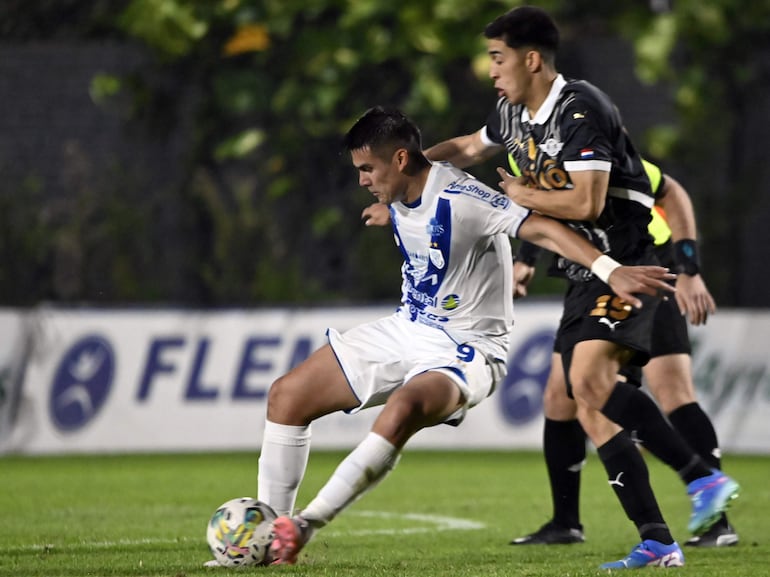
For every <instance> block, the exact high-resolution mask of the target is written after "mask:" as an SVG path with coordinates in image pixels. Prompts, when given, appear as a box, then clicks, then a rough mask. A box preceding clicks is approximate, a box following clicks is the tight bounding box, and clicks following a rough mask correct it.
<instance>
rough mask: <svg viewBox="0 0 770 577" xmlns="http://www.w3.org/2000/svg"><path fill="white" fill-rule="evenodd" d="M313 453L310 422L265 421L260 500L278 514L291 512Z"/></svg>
mask: <svg viewBox="0 0 770 577" xmlns="http://www.w3.org/2000/svg"><path fill="white" fill-rule="evenodd" d="M309 455H310V425H307V426H293V425H280V424H278V423H272V422H270V421H265V432H264V437H263V438H262V451H261V452H260V454H259V475H258V476H257V499H259V500H260V501H262V502H264V503H267V504H268V505H270V506H271V507H272V508H273V509H274V510H275V512H276V513H278V515H279V516H280V515H291V513H292V511H293V510H294V503H295V501H296V499H297V490H298V489H299V484H300V482H302V477H303V476H304V475H305V468H306V467H307V460H308V456H309Z"/></svg>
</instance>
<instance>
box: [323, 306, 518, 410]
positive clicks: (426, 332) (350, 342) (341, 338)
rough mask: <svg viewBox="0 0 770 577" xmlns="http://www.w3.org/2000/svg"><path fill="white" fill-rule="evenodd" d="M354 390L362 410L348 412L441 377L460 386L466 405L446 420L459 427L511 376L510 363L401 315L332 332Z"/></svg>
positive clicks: (331, 341) (330, 336)
mask: <svg viewBox="0 0 770 577" xmlns="http://www.w3.org/2000/svg"><path fill="white" fill-rule="evenodd" d="M326 335H327V337H328V339H329V344H330V345H331V348H332V350H333V351H334V354H335V355H336V356H337V360H338V362H339V363H340V366H341V367H342V371H343V372H344V373H345V377H346V378H347V380H348V383H349V384H350V388H351V389H352V390H353V393H354V394H355V395H356V397H357V398H358V400H359V401H360V402H361V404H360V405H359V406H358V407H356V408H355V409H352V410H350V411H348V412H350V413H356V412H358V411H360V410H362V409H366V408H369V407H375V406H378V405H383V404H385V401H387V399H388V397H390V395H391V393H393V391H395V390H396V389H398V388H399V387H400V386H402V385H403V384H404V383H406V382H408V381H409V380H410V379H411V378H412V377H414V376H416V375H419V374H420V373H424V372H426V371H439V372H441V373H444V374H445V375H446V376H448V377H449V378H450V379H452V381H453V382H454V383H455V384H456V385H457V387H458V388H459V389H460V391H461V392H462V394H463V396H464V397H465V404H464V406H463V407H461V408H460V409H458V410H457V411H456V412H455V413H453V414H452V415H450V416H449V417H448V418H447V419H446V421H445V422H446V423H449V424H452V425H457V424H459V423H460V422H461V421H462V420H463V418H465V413H466V412H467V410H468V409H469V408H470V407H473V406H474V405H477V404H478V403H480V402H481V401H482V400H483V399H484V398H485V397H487V396H489V395H490V394H491V393H492V391H493V390H494V387H495V384H496V382H498V381H499V380H500V379H502V378H503V377H504V376H505V363H504V362H503V361H501V360H498V361H494V360H492V359H490V360H489V362H488V360H487V356H485V355H484V354H482V353H481V352H480V351H479V350H478V349H477V348H476V347H474V346H470V345H467V344H462V343H460V344H458V343H457V342H455V341H453V340H452V339H451V338H450V337H449V336H448V335H447V334H446V333H445V332H443V331H441V330H439V329H435V328H432V327H429V326H425V325H422V324H418V323H413V322H411V321H408V320H406V319H404V318H401V317H399V316H397V315H392V316H389V317H385V318H382V319H379V320H376V321H373V322H370V323H365V324H362V325H359V326H357V327H354V328H352V329H350V330H348V331H346V332H344V333H342V334H340V333H339V332H337V331H335V330H334V329H329V330H327V332H326Z"/></svg>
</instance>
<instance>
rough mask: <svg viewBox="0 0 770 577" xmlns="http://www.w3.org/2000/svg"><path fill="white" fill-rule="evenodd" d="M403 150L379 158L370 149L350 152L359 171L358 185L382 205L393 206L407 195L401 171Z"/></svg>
mask: <svg viewBox="0 0 770 577" xmlns="http://www.w3.org/2000/svg"><path fill="white" fill-rule="evenodd" d="M405 152H406V151H405V150H403V149H401V150H397V151H395V152H394V153H393V154H392V156H390V158H388V155H385V156H378V155H376V154H374V153H372V151H371V150H370V149H369V148H360V149H358V150H353V151H351V152H350V157H351V160H352V161H353V166H355V167H356V169H357V170H358V184H360V185H361V186H364V187H366V188H368V189H369V192H371V193H372V194H373V195H374V196H376V197H377V201H378V202H379V203H381V204H391V203H393V202H396V201H398V200H403V199H404V196H405V194H406V181H405V177H404V174H403V171H402V170H401V169H400V158H401V156H402V155H401V153H405Z"/></svg>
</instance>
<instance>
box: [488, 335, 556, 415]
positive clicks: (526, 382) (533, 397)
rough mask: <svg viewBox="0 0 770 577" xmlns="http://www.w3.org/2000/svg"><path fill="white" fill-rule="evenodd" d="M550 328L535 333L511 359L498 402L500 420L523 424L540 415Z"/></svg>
mask: <svg viewBox="0 0 770 577" xmlns="http://www.w3.org/2000/svg"><path fill="white" fill-rule="evenodd" d="M554 333H555V329H554V327H548V328H546V329H543V330H540V331H537V332H535V333H534V334H533V335H532V336H531V337H529V338H528V339H527V340H526V341H525V342H524V343H523V344H522V345H521V346H519V347H518V349H516V352H515V353H514V355H513V356H512V357H511V359H510V361H509V363H508V374H507V375H506V376H505V380H504V381H503V384H502V386H501V387H500V392H499V393H498V399H500V410H501V411H502V413H503V418H504V419H505V420H506V421H507V422H509V423H511V424H513V425H526V424H527V423H529V422H531V421H533V420H535V419H538V418H541V417H542V414H543V391H544V390H545V383H546V381H547V380H548V373H549V371H550V369H551V353H552V352H553V340H554Z"/></svg>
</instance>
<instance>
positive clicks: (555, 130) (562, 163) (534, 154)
mask: <svg viewBox="0 0 770 577" xmlns="http://www.w3.org/2000/svg"><path fill="white" fill-rule="evenodd" d="M484 35H485V37H486V38H487V51H488V53H489V55H490V57H491V67H490V77H491V78H492V80H493V81H494V85H495V88H496V89H497V90H498V94H499V96H500V98H499V100H498V102H497V105H496V107H495V110H493V111H492V113H491V114H490V116H489V118H488V120H487V124H486V126H484V127H483V128H482V129H481V130H479V131H477V132H475V133H473V134H469V135H466V136H461V137H457V138H453V139H450V140H447V141H444V142H441V143H439V144H437V145H435V146H434V147H431V148H430V149H428V150H427V151H426V155H427V156H428V157H429V158H431V159H441V160H448V161H450V162H452V163H453V164H455V165H457V166H459V167H461V168H464V167H467V166H470V165H472V164H476V163H478V162H481V161H483V160H486V159H489V158H491V157H492V156H493V155H494V154H496V153H497V152H498V151H499V150H500V149H501V148H505V149H506V150H507V151H508V153H509V154H510V155H511V156H512V157H513V159H514V160H515V162H516V163H517V165H518V166H519V167H520V168H521V170H522V176H521V177H513V176H511V175H510V174H508V173H507V171H505V170H504V169H502V168H501V169H498V172H499V173H500V176H501V179H502V180H501V183H500V186H501V188H502V189H503V190H504V191H505V192H506V194H507V195H508V196H509V197H510V198H512V199H513V200H514V201H516V202H517V203H518V204H521V205H522V206H526V207H528V208H531V209H533V210H535V211H537V212H540V213H543V214H546V215H548V216H551V217H554V218H558V219H560V220H562V221H563V222H565V223H567V224H569V225H570V226H571V227H573V228H574V229H575V230H578V231H580V232H581V233H582V234H584V235H585V236H586V237H587V238H589V239H590V240H591V241H592V242H593V243H594V244H595V246H597V247H598V248H600V250H602V251H603V252H605V253H606V254H607V255H609V256H610V257H612V258H613V259H615V260H617V261H618V262H622V263H624V264H636V263H653V262H656V260H655V256H654V247H653V243H652V238H651V237H650V236H649V234H648V232H647V224H648V221H649V219H650V209H651V208H652V206H653V202H654V199H653V195H652V191H651V187H650V181H649V179H648V178H647V176H646V175H645V172H644V168H643V166H642V161H641V158H640V156H639V154H638V152H637V151H636V150H635V148H634V146H633V144H632V142H631V140H630V139H629V137H628V135H627V134H626V132H625V130H624V128H623V123H622V120H621V117H620V114H619V112H618V110H617V108H616V107H615V106H614V104H613V103H612V101H611V100H610V99H609V97H607V95H606V94H604V93H603V92H601V91H600V90H599V89H598V88H596V87H594V86H593V85H591V84H589V83H587V82H585V81H580V80H568V79H565V78H564V77H563V76H562V75H561V74H559V73H558V72H557V71H556V68H555V56H556V51H557V49H558V45H559V32H558V29H557V28H556V25H555V24H554V22H553V20H552V19H551V18H550V16H549V15H548V14H547V13H546V12H544V11H543V10H541V9H539V8H536V7H532V6H522V7H518V8H515V9H513V10H511V11H509V12H507V13H506V14H504V15H502V16H500V17H499V18H497V19H496V20H494V21H493V22H491V23H490V24H488V25H487V27H486V29H485V31H484ZM558 268H559V270H560V271H561V274H563V275H564V276H565V277H566V278H567V279H568V280H569V288H568V291H567V294H566V296H565V298H564V311H563V316H562V319H561V322H560V325H559V329H558V331H557V335H556V347H557V350H558V351H559V352H560V353H561V359H562V362H563V365H564V373H565V376H566V377H567V386H568V390H569V394H570V395H571V396H573V397H574V398H575V400H576V402H577V408H578V419H579V421H580V423H581V424H582V426H583V429H584V430H585V431H586V433H587V434H588V436H589V437H590V438H591V440H592V441H593V443H594V444H595V445H596V447H597V451H598V455H599V457H600V459H601V460H602V463H603V464H604V467H605V469H606V470H607V473H608V477H609V482H610V485H611V486H612V487H613V489H614V490H615V493H616V494H617V496H618V498H619V500H620V502H621V504H622V506H623V508H624V510H625V511H626V514H627V515H628V517H629V518H630V519H631V520H632V521H633V522H634V524H635V525H636V527H637V529H638V531H639V534H640V537H641V539H642V542H641V543H640V544H639V545H637V546H636V547H634V548H633V550H632V551H631V553H630V554H629V555H627V556H626V557H625V558H623V559H620V560H618V561H614V562H610V563H605V564H604V565H602V567H603V568H608V569H613V568H634V567H642V566H645V565H662V566H676V565H681V564H683V562H684V556H683V554H682V552H681V549H680V548H679V545H678V544H677V543H676V542H675V541H674V539H673V537H672V536H671V532H670V530H669V528H668V526H667V524H666V523H665V521H664V519H663V515H662V514H661V512H660V508H659V507H658V504H657V501H656V499H655V496H654V494H653V491H652V488H651V486H650V482H649V475H648V471H647V467H646V465H645V463H644V459H643V458H642V456H641V454H640V453H639V451H638V450H637V449H636V445H635V444H634V442H633V440H632V439H631V437H630V435H629V434H628V433H627V431H636V432H637V435H638V436H639V437H640V438H641V439H642V440H643V442H644V444H645V446H646V447H647V448H648V449H649V450H650V451H651V452H652V453H653V454H655V455H656V456H657V457H659V458H660V459H661V460H663V461H664V462H665V463H667V464H668V465H669V466H671V467H672V468H673V469H675V470H676V471H677V472H678V473H679V475H680V477H681V478H682V479H683V481H684V482H685V483H687V486H688V494H689V495H690V496H691V498H692V502H693V513H692V516H691V519H690V523H689V529H690V530H691V531H692V532H693V533H695V534H696V535H698V534H702V533H704V532H705V531H707V530H708V529H709V528H710V527H711V526H712V525H713V524H714V523H715V522H717V521H718V520H719V518H720V517H721V514H722V513H723V511H724V510H725V509H726V507H727V505H728V503H729V501H730V500H731V499H732V498H734V497H735V496H737V493H738V485H737V483H736V482H735V481H734V480H733V479H731V478H730V477H728V476H726V475H724V474H723V473H722V472H721V471H718V470H711V469H710V467H709V466H708V465H707V463H706V462H705V461H704V460H703V459H701V458H700V457H699V456H698V455H697V454H696V453H695V452H694V451H693V450H692V449H691V448H690V447H689V445H688V444H687V443H686V442H685V440H684V439H683V438H682V437H681V435H679V434H678V433H677V432H676V431H675V430H674V429H673V428H672V427H671V426H670V425H669V423H668V422H667V421H666V419H665V417H664V416H663V414H662V413H661V412H660V410H659V409H658V407H657V405H656V404H655V403H654V401H652V399H650V398H649V397H648V396H647V395H646V394H645V393H643V392H642V391H640V390H639V389H637V388H636V387H634V386H633V385H631V384H629V383H624V382H620V381H619V380H618V379H617V375H618V373H619V371H620V369H621V367H623V366H625V365H630V366H642V365H644V364H645V363H646V362H647V360H648V359H649V353H650V338H651V334H652V326H653V319H654V316H655V309H656V307H657V304H658V301H657V300H656V299H654V298H649V299H646V301H645V303H644V307H643V308H642V309H640V310H632V309H631V308H630V307H628V305H627V304H626V303H624V302H623V301H622V300H621V299H619V298H618V297H617V296H616V295H613V294H612V293H611V292H609V291H607V290H606V288H605V287H604V286H603V285H602V284H601V283H599V282H598V281H597V279H596V278H595V277H594V276H593V275H592V274H591V271H589V270H587V269H585V268H584V267H580V266H578V265H575V263H571V262H569V261H567V260H565V259H560V260H559V262H558Z"/></svg>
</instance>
